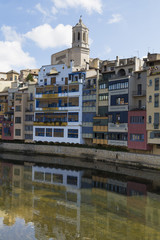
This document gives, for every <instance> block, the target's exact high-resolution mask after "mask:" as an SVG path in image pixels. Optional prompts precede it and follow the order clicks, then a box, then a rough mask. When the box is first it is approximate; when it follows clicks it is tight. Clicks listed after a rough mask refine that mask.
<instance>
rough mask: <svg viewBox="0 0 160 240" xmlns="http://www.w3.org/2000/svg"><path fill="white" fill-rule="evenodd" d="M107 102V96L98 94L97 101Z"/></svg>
mask: <svg viewBox="0 0 160 240" xmlns="http://www.w3.org/2000/svg"><path fill="white" fill-rule="evenodd" d="M106 100H108V94H100V95H99V101H106Z"/></svg>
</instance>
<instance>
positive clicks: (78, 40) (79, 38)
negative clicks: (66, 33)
mask: <svg viewBox="0 0 160 240" xmlns="http://www.w3.org/2000/svg"><path fill="white" fill-rule="evenodd" d="M79 40H80V32H78V41H79Z"/></svg>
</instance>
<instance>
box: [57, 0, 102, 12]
mask: <svg viewBox="0 0 160 240" xmlns="http://www.w3.org/2000/svg"><path fill="white" fill-rule="evenodd" d="M52 1H53V3H54V7H55V8H56V9H67V8H82V9H85V10H86V11H87V13H89V14H91V13H92V12H98V13H99V14H101V13H102V0H78V1H77V0H52Z"/></svg>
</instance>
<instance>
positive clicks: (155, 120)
mask: <svg viewBox="0 0 160 240" xmlns="http://www.w3.org/2000/svg"><path fill="white" fill-rule="evenodd" d="M158 128H159V113H154V129H158Z"/></svg>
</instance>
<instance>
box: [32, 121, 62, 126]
mask: <svg viewBox="0 0 160 240" xmlns="http://www.w3.org/2000/svg"><path fill="white" fill-rule="evenodd" d="M34 126H67V122H47V121H46V122H39V121H38V122H37V121H34Z"/></svg>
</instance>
